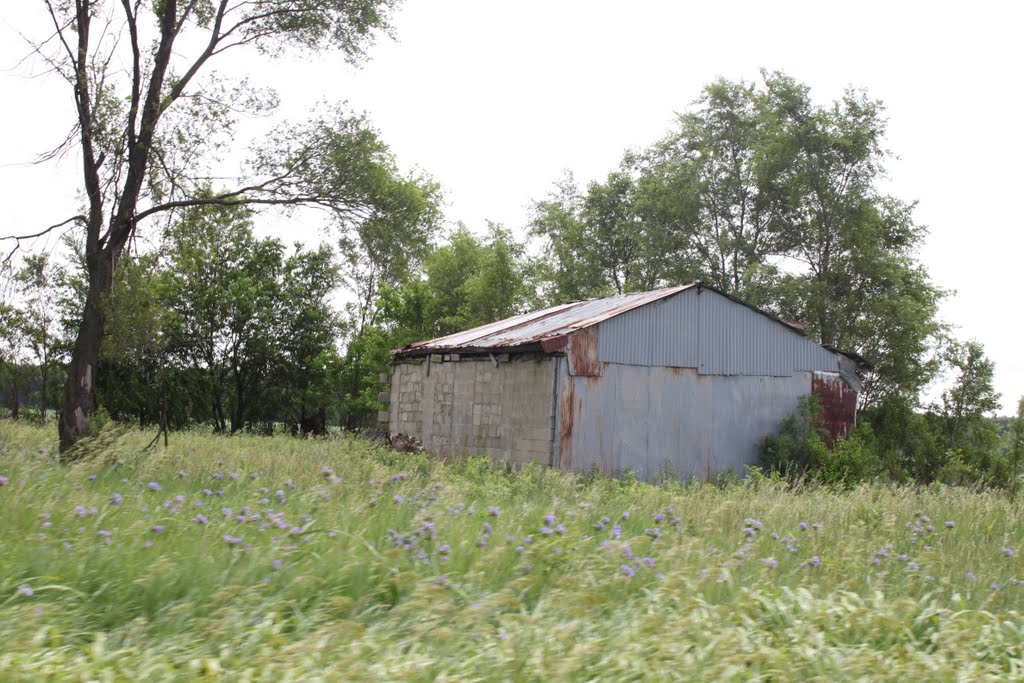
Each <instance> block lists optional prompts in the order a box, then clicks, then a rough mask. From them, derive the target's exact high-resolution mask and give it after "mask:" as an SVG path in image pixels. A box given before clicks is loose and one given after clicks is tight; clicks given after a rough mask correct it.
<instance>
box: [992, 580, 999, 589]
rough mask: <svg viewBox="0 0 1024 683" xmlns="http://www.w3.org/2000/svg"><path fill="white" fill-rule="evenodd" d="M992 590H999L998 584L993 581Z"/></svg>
mask: <svg viewBox="0 0 1024 683" xmlns="http://www.w3.org/2000/svg"><path fill="white" fill-rule="evenodd" d="M992 590H994V591H997V590H999V584H998V583H996V582H995V581H993V582H992Z"/></svg>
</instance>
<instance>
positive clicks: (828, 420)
mask: <svg viewBox="0 0 1024 683" xmlns="http://www.w3.org/2000/svg"><path fill="white" fill-rule="evenodd" d="M811 393H812V394H813V395H815V396H817V397H818V400H819V401H821V408H822V411H821V417H822V421H823V422H824V423H825V429H826V430H828V434H829V446H832V445H833V444H834V443H835V442H836V440H837V439H845V438H846V437H847V436H849V435H850V432H851V431H853V426H854V423H855V421H856V416H857V392H856V391H854V390H853V387H851V386H850V385H849V384H847V383H846V382H845V381H844V380H843V379H842V378H841V377H839V376H838V375H831V374H823V373H818V372H816V373H814V376H813V378H812V379H811Z"/></svg>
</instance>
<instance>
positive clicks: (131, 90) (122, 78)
mask: <svg viewBox="0 0 1024 683" xmlns="http://www.w3.org/2000/svg"><path fill="white" fill-rule="evenodd" d="M397 1H398V0H147V1H146V2H143V0H41V2H42V3H43V4H44V5H45V8H46V11H47V12H48V14H49V16H50V19H51V20H52V25H53V31H52V34H51V35H50V36H49V37H48V38H46V39H44V40H42V41H40V42H38V43H37V44H36V45H35V46H34V50H35V52H36V53H37V54H38V55H39V56H40V57H42V58H43V59H44V60H45V61H46V64H48V66H49V67H50V68H51V69H52V71H53V72H54V73H55V74H57V75H58V76H59V77H61V78H62V79H63V80H64V81H66V82H67V84H68V86H69V89H70V91H71V93H72V95H73V98H74V105H75V121H74V128H73V130H72V131H71V133H70V134H69V135H68V136H67V138H66V141H65V143H64V145H63V146H62V148H63V149H72V148H77V153H78V154H77V156H78V157H79V158H80V161H81V172H82V176H81V178H82V189H83V190H84V192H83V195H84V198H85V199H84V204H85V207H84V211H83V213H82V215H79V216H75V217H73V218H70V219H68V220H66V221H62V222H61V223H59V224H56V225H53V226H51V227H50V228H46V229H44V230H35V231H32V230H29V231H26V232H27V233H29V234H25V235H8V236H6V237H5V238H6V239H8V240H13V243H14V245H15V248H17V245H18V244H20V243H21V242H22V241H24V240H25V239H27V238H30V237H34V236H37V235H39V234H45V233H46V232H48V231H53V230H59V229H65V230H67V229H69V226H70V229H71V230H73V231H80V232H79V235H80V237H82V238H84V239H83V241H84V244H85V262H86V270H87V274H88V291H87V294H86V297H85V301H84V302H83V307H82V316H81V321H80V324H79V329H78V334H77V339H76V341H75V344H74V347H73V350H72V353H71V357H70V365H69V368H68V370H69V371H68V379H67V384H66V386H65V390H64V396H63V400H62V404H61V410H60V421H59V433H60V443H61V448H62V449H65V450H66V449H68V448H70V447H71V446H72V445H73V444H74V443H75V442H76V441H77V440H78V438H79V437H80V436H81V435H82V433H83V431H84V430H85V428H86V425H87V424H88V422H89V419H90V416H91V415H92V414H93V413H94V410H95V408H96V404H95V389H94V387H95V383H96V377H95V374H96V367H97V360H98V358H99V352H100V344H101V341H102V340H103V337H104V329H105V325H106V317H107V315H108V313H107V311H108V307H107V306H105V298H106V296H107V295H108V294H109V292H110V290H111V284H112V282H113V277H114V271H115V268H116V267H117V263H118V259H119V257H120V256H121V253H122V251H123V250H124V249H125V247H126V245H127V244H128V243H129V241H130V240H131V239H132V238H133V236H134V235H135V233H136V229H137V227H138V226H139V224H140V223H141V222H142V221H144V220H146V219H157V218H160V217H163V218H164V219H165V220H168V221H169V220H171V218H172V217H173V214H174V212H175V211H177V210H180V209H183V208H187V207H195V206H202V205H221V206H232V205H242V204H245V205H280V206H298V205H307V206H308V205H313V206H317V207H320V208H323V209H326V210H327V211H328V212H329V213H330V215H331V216H332V217H333V219H334V221H335V222H336V223H337V225H338V226H340V228H341V229H342V230H343V231H344V232H346V233H358V231H359V228H360V226H362V225H364V224H366V223H367V222H376V223H379V222H381V221H382V220H385V217H386V216H390V215H401V216H402V219H403V220H406V221H412V222H417V221H420V220H430V219H428V218H426V216H427V215H428V214H429V215H430V216H433V213H432V212H430V211H427V210H426V207H429V205H430V204H431V202H430V201H426V202H424V201H423V199H424V197H427V198H431V197H432V196H433V193H434V192H435V187H434V185H433V184H432V183H430V182H429V181H427V180H426V179H424V178H421V177H413V176H403V175H401V174H400V173H399V172H398V170H397V168H396V165H395V163H394V159H393V157H392V156H391V154H390V152H389V151H388V149H387V147H386V146H384V145H383V143H382V142H381V141H380V140H379V139H378V137H377V135H376V133H375V132H374V131H373V129H372V128H370V127H369V125H368V124H367V122H366V121H365V119H363V118H362V117H358V116H352V115H349V114H347V113H346V112H344V111H343V110H341V109H333V110H330V111H328V112H326V113H324V114H322V115H319V116H318V117H315V118H314V119H312V120H311V121H309V122H307V123H305V124H303V125H282V126H281V127H279V128H278V129H277V130H276V131H275V132H274V133H272V134H271V135H270V136H268V138H267V140H268V141H269V142H268V143H267V144H265V145H263V146H262V148H260V149H256V150H254V153H253V154H252V156H251V159H250V160H249V161H248V162H247V163H246V164H245V165H244V167H243V169H242V170H241V171H240V172H239V173H238V175H237V176H235V177H233V178H231V179H229V180H227V181H225V180H224V177H223V174H218V178H217V181H216V184H217V185H218V186H220V187H221V188H222V189H218V190H215V191H213V192H211V191H210V190H209V188H210V186H211V184H213V180H212V179H211V176H213V175H214V174H213V170H212V169H213V167H214V165H215V164H216V162H217V160H218V159H219V158H221V156H222V155H223V154H224V153H225V152H226V151H227V150H229V149H230V147H231V145H232V143H233V142H234V128H233V126H234V124H235V122H236V120H237V118H238V116H239V114H240V113H246V112H248V113H257V112H268V111H270V110H273V109H274V107H275V106H276V104H277V98H276V95H275V94H274V93H273V92H272V91H269V90H265V89H261V88H258V87H255V86H253V85H252V84H250V83H249V82H248V81H247V80H246V79H244V78H241V79H235V80H227V79H224V78H223V77H221V76H218V75H216V74H215V73H213V72H212V67H211V65H212V64H213V63H214V62H215V61H216V60H217V58H219V57H220V56H221V55H224V54H225V53H228V52H241V51H250V52H251V53H253V54H256V55H259V56H263V57H274V56H277V55H280V54H282V53H284V52H285V51H286V50H307V51H321V50H334V51H338V52H340V53H341V54H342V55H343V56H344V58H345V59H346V60H347V61H348V62H349V63H353V64H354V63H357V62H359V61H360V60H362V59H363V58H364V57H365V50H366V48H367V46H368V45H369V44H370V43H371V42H372V41H373V39H374V37H375V36H377V35H379V34H381V33H382V32H384V33H386V32H387V31H388V30H389V21H390V13H391V11H392V10H393V8H394V5H395V4H396V2H397ZM63 149H62V150H61V151H63ZM396 203H397V204H403V203H407V204H409V205H410V206H411V207H412V210H407V209H408V207H407V206H404V205H403V206H397V207H396Z"/></svg>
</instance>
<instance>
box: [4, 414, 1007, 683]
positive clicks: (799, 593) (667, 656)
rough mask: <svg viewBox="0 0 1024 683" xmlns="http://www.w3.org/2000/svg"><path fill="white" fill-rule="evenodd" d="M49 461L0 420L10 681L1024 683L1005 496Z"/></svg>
mask: <svg viewBox="0 0 1024 683" xmlns="http://www.w3.org/2000/svg"><path fill="white" fill-rule="evenodd" d="M101 436H102V435H101ZM52 441H53V434H52V433H51V432H50V431H49V430H45V431H44V430H41V429H38V428H33V427H28V426H24V425H16V424H12V423H10V422H3V423H0V444H2V445H0V476H4V477H6V478H7V484H6V485H5V486H3V487H0V523H2V526H0V642H2V643H3V646H2V647H0V680H26V681H36V680H47V679H50V680H83V681H89V680H116V681H119V680H133V681H134V680H145V681H159V680H200V679H211V680H252V681H264V680H265V681H282V680H317V679H322V680H371V679H372V680H424V681H426V680H459V681H465V680H524V681H526V680H537V681H541V680H566V679H572V680H575V679H600V680H640V679H659V680H660V679H681V680H692V679H694V678H704V679H715V680H749V679H758V678H762V679H773V680H780V679H791V680H796V679H800V680H804V679H811V678H815V677H817V678H820V679H822V680H826V679H827V680H841V679H857V678H863V677H869V678H872V679H881V680H884V679H890V680H906V679H907V678H909V677H911V676H918V677H921V676H923V677H925V678H927V679H940V680H941V679H950V680H952V679H958V678H959V679H971V680H978V679H985V678H988V679H992V680H1006V679H1008V678H1016V677H1020V676H1021V673H1020V671H1021V666H1022V662H1024V659H1022V657H1024V624H1022V622H1021V619H1020V611H1021V607H1022V604H1024V585H1021V582H1020V581H1018V578H1020V579H1022V580H1024V568H1022V566H1021V560H1020V558H1019V556H1018V554H1017V551H1018V550H1024V539H1022V532H1021V521H1022V520H1021V511H1020V508H1019V506H1017V505H1013V504H1011V503H1010V502H1009V501H1007V500H1006V499H1005V498H1004V497H1000V496H999V495H998V494H994V493H973V492H969V491H965V490H960V489H954V488H932V489H927V490H920V491H919V490H914V489H909V488H885V487H866V488H859V489H856V490H854V491H851V492H847V493H835V492H832V491H829V490H826V489H822V488H816V487H810V486H805V487H797V488H794V487H791V486H787V485H785V484H783V483H780V482H776V481H772V480H767V479H761V478H756V479H752V480H748V481H744V482H740V483H737V484H733V485H730V486H725V487H721V488H719V487H714V486H711V485H707V484H695V485H690V486H685V487H684V486H680V485H678V484H666V485H662V486H651V485H647V484H642V483H637V482H632V481H613V480H608V479H604V478H599V477H598V478H584V477H578V476H570V475H565V474H562V473H559V472H556V471H552V470H548V469H545V468H541V467H527V468H525V469H523V470H520V471H516V472H507V471H506V470H505V469H504V468H503V467H501V466H494V465H492V464H491V463H490V462H488V461H487V460H485V459H469V460H462V461H451V462H439V461H437V460H434V459H432V458H430V457H428V456H426V455H422V454H399V453H395V452H392V451H389V450H386V449H383V448H380V447H378V446H375V445H373V444H371V443H369V442H366V441H362V440H358V439H347V438H342V439H336V440H331V441H299V440H295V439H291V438H285V437H280V438H269V439H268V438H257V437H246V436H238V437H233V438H217V437H212V436H208V435H198V434H175V435H172V439H171V446H170V448H169V449H167V450H166V451H165V450H164V449H162V448H158V449H157V450H155V451H153V452H151V453H149V454H146V453H144V452H143V446H144V445H145V444H146V443H147V442H148V439H147V438H146V437H145V436H144V435H142V434H138V433H134V432H126V433H118V432H108V433H107V438H106V439H102V438H101V439H99V440H98V441H97V442H96V443H95V444H93V446H92V447H91V448H90V449H89V453H88V457H87V458H85V459H83V460H82V461H80V462H76V463H75V464H72V465H64V464H60V463H58V462H57V461H56V458H55V457H54V455H53V454H52ZM0 481H3V480H0ZM947 522H949V523H951V525H950V526H947Z"/></svg>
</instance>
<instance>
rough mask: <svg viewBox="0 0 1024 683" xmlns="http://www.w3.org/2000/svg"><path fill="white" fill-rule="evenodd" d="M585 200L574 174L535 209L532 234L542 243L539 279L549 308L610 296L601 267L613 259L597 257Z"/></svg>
mask: <svg viewBox="0 0 1024 683" xmlns="http://www.w3.org/2000/svg"><path fill="white" fill-rule="evenodd" d="M583 206H584V197H583V196H582V195H581V194H580V191H579V188H578V187H577V186H576V182H575V181H574V180H573V177H572V175H571V174H566V176H565V177H564V178H562V179H561V180H560V181H558V182H557V183H556V184H555V191H553V192H552V193H551V194H549V196H548V197H547V198H546V199H544V200H543V201H539V202H535V203H534V204H533V207H532V217H531V220H530V233H531V235H532V236H534V237H536V238H538V239H540V240H541V243H542V248H541V250H540V256H539V257H538V258H537V265H538V268H539V273H538V279H539V280H540V283H539V284H540V285H541V287H542V289H543V298H544V300H545V302H546V303H548V304H549V305H557V304H563V303H568V302H570V301H581V300H583V299H591V298H595V297H599V296H605V295H608V294H611V293H612V292H613V291H614V290H613V286H612V284H611V283H610V282H609V279H608V277H607V274H606V272H605V270H604V268H603V267H602V262H604V263H607V262H608V261H609V260H610V258H603V257H602V255H601V254H600V253H595V243H594V242H593V241H592V240H591V238H590V234H589V233H590V226H589V225H587V223H586V222H585V221H584V218H583Z"/></svg>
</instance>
